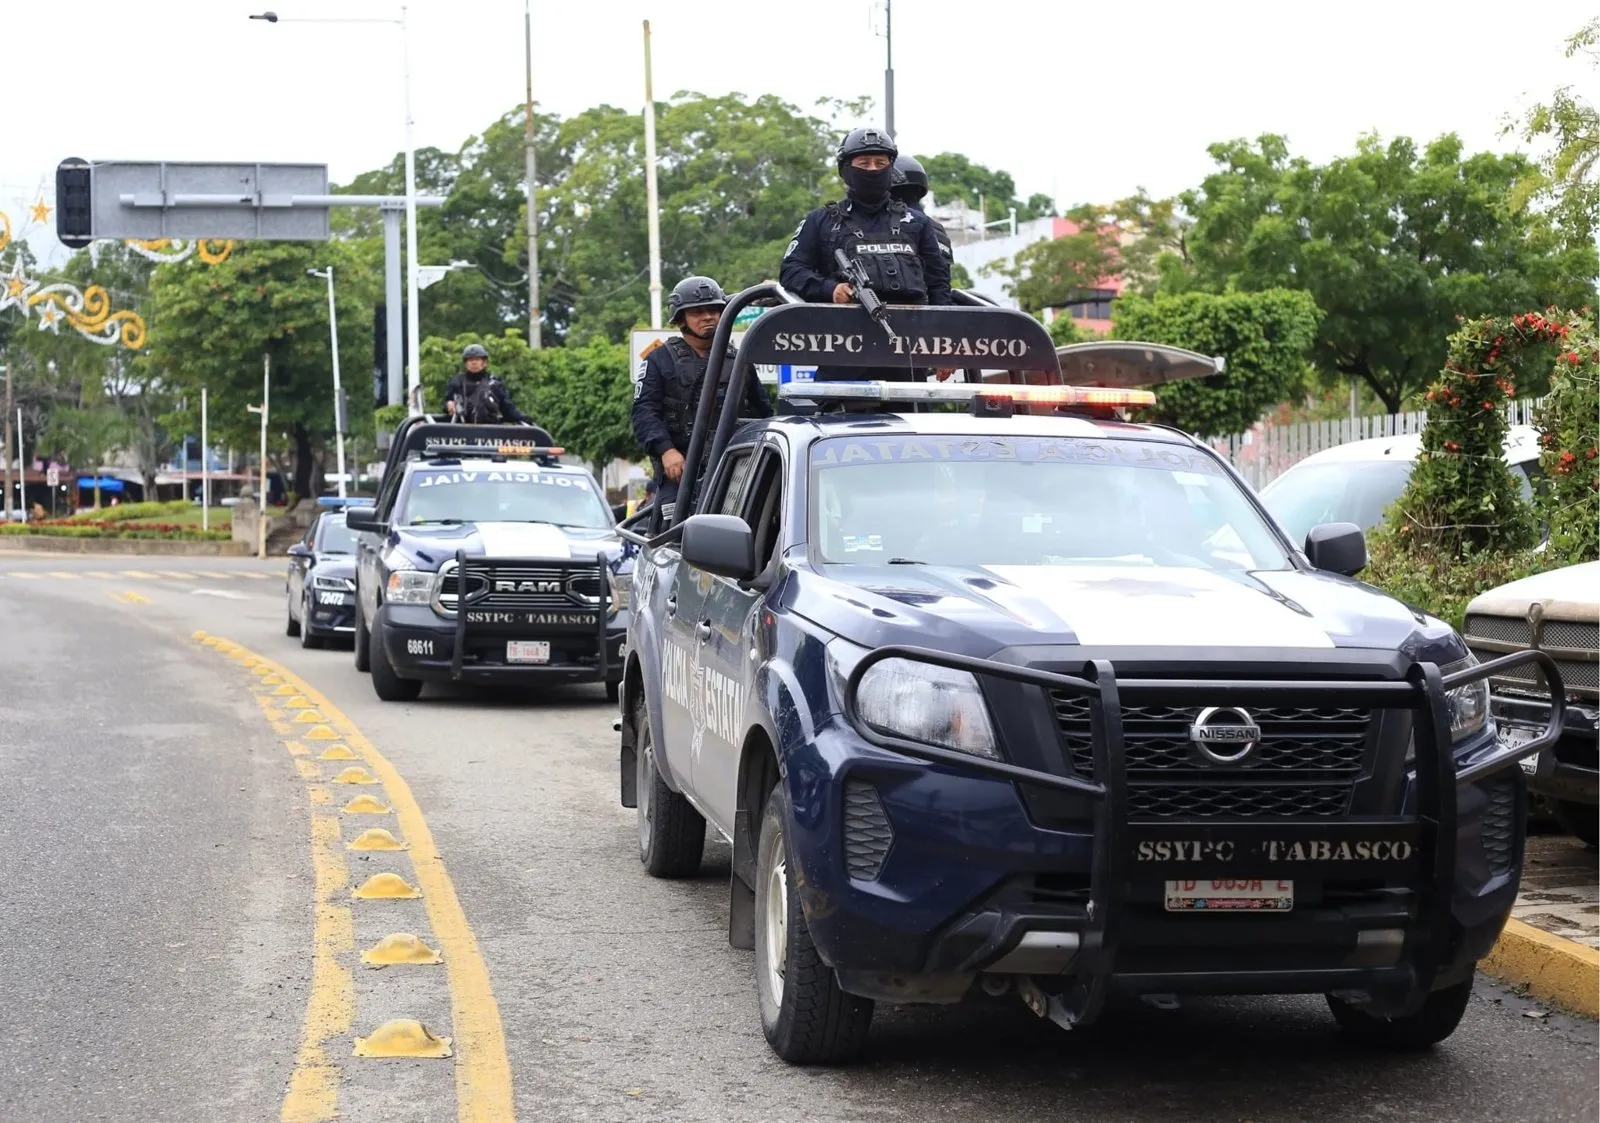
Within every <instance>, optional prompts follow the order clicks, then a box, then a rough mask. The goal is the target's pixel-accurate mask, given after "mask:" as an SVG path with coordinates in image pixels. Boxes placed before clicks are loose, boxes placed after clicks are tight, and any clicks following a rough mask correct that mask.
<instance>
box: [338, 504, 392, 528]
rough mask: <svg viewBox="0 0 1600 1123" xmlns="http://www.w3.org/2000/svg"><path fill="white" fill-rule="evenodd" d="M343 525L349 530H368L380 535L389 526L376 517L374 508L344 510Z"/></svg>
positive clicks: (376, 513) (376, 512)
mask: <svg viewBox="0 0 1600 1123" xmlns="http://www.w3.org/2000/svg"><path fill="white" fill-rule="evenodd" d="M344 525H345V526H347V527H349V528H350V529H351V530H370V531H373V532H375V533H378V534H382V533H383V532H384V531H386V530H388V529H389V524H388V523H386V522H384V521H383V520H382V519H380V518H379V517H378V511H377V508H375V507H350V508H347V509H346V512H345V516H344Z"/></svg>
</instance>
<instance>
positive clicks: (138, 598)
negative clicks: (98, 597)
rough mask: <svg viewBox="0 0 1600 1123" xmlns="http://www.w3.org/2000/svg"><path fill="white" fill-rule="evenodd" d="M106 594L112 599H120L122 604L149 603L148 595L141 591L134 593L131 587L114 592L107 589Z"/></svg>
mask: <svg viewBox="0 0 1600 1123" xmlns="http://www.w3.org/2000/svg"><path fill="white" fill-rule="evenodd" d="M106 596H108V597H110V598H111V599H112V600H119V601H122V602H123V603H124V604H149V603H150V598H149V597H147V596H145V595H144V594H143V593H136V592H134V591H133V590H132V589H119V590H118V591H116V592H112V591H111V590H110V589H107V590H106Z"/></svg>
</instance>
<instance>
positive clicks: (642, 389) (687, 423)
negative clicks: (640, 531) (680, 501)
mask: <svg viewBox="0 0 1600 1123" xmlns="http://www.w3.org/2000/svg"><path fill="white" fill-rule="evenodd" d="M727 305H728V298H727V297H726V296H725V295H723V292H722V286H721V285H719V284H717V282H715V281H713V280H712V279H711V278H710V277H685V278H684V279H683V280H681V281H679V282H678V284H677V287H676V288H674V289H673V290H672V295H671V296H669V297H668V298H667V319H668V322H670V323H671V324H672V325H673V326H674V327H676V328H678V329H679V331H680V334H679V335H678V336H677V337H676V338H674V339H669V340H667V342H666V343H664V344H663V345H662V346H660V347H657V348H656V349H655V350H653V351H651V352H650V354H649V355H648V356H647V357H646V358H645V360H644V362H643V364H642V367H643V369H642V370H641V371H640V374H639V377H638V378H637V379H636V380H635V381H634V385H633V435H634V438H635V439H636V440H637V441H638V442H639V444H640V445H642V446H643V447H644V450H645V451H646V452H648V453H649V454H650V459H651V460H652V461H653V462H654V464H655V479H656V487H657V492H656V496H655V501H656V503H657V504H658V505H663V506H664V505H666V504H668V503H671V502H672V501H673V500H674V499H676V498H677V495H678V483H679V481H680V480H681V479H682V478H683V458H684V456H685V455H686V454H687V453H688V451H689V437H690V430H691V429H692V427H693V425H694V415H695V409H696V407H697V406H698V405H699V402H700V384H701V382H702V381H703V380H704V378H705V373H706V364H707V361H708V359H709V358H710V355H711V338H712V336H713V335H715V334H716V330H717V321H718V320H720V319H721V318H722V310H723V309H724V308H726V307H727ZM732 370H733V350H732V348H729V350H728V352H727V354H726V356H725V357H724V358H723V364H722V379H723V382H724V384H725V383H726V381H727V378H728V374H729V372H731V371H732ZM725 392H726V391H725V388H719V393H718V395H717V404H718V411H719V412H718V414H717V415H714V416H719V415H720V410H721V404H722V397H723V394H724V393H725ZM740 415H741V416H743V417H771V416H772V403H771V402H770V401H768V399H767V393H766V390H764V389H763V388H762V386H761V384H760V383H759V382H756V381H755V380H754V379H752V380H751V381H750V386H749V392H748V393H747V394H746V395H745V401H744V404H743V406H742V407H741V409H740Z"/></svg>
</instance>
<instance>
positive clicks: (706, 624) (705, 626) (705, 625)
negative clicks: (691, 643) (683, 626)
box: [694, 620, 711, 643]
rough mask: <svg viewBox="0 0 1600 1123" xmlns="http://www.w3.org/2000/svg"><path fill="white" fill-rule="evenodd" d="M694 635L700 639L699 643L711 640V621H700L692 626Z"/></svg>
mask: <svg viewBox="0 0 1600 1123" xmlns="http://www.w3.org/2000/svg"><path fill="white" fill-rule="evenodd" d="M694 634H695V635H697V636H699V637H700V642H701V643H705V642H706V641H707V640H709V639H710V638H711V621H709V620H702V621H700V623H698V624H696V625H695V626H694Z"/></svg>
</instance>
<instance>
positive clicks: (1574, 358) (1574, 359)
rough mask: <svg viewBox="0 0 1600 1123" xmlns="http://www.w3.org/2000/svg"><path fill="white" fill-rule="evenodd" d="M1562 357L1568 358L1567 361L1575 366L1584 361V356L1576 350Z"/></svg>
mask: <svg viewBox="0 0 1600 1123" xmlns="http://www.w3.org/2000/svg"><path fill="white" fill-rule="evenodd" d="M1561 357H1562V358H1563V359H1565V360H1567V362H1569V363H1571V364H1572V365H1573V366H1577V365H1578V364H1579V363H1581V362H1583V358H1582V357H1581V356H1580V355H1579V354H1578V353H1577V352H1576V351H1568V352H1567V353H1566V354H1565V355H1563V356H1561Z"/></svg>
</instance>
